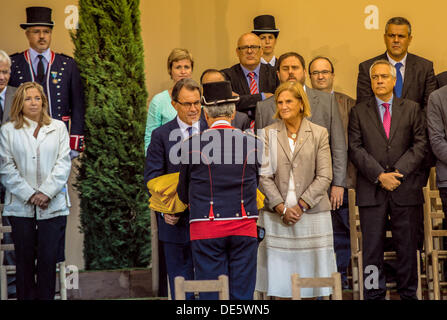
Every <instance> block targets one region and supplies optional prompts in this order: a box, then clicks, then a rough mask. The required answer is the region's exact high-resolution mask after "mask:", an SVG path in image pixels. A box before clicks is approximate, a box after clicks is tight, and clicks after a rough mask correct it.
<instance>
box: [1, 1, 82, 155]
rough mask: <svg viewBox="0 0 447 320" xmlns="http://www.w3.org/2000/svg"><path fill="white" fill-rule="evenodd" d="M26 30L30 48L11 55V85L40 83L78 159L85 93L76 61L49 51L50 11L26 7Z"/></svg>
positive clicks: (44, 8)
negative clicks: (64, 128) (30, 82)
mask: <svg viewBox="0 0 447 320" xmlns="http://www.w3.org/2000/svg"><path fill="white" fill-rule="evenodd" d="M26 18H27V22H26V23H22V24H20V27H21V28H22V29H25V30H26V31H25V35H26V37H27V39H28V42H29V46H30V48H29V49H28V50H26V51H24V52H21V53H15V54H13V55H11V61H12V66H11V79H10V85H12V86H14V87H18V86H19V85H20V84H22V83H24V82H28V81H33V82H38V83H39V84H41V85H42V86H43V87H44V89H45V92H46V94H47V97H48V103H49V113H50V115H51V117H52V118H54V119H58V120H62V121H63V122H64V123H65V124H66V125H67V129H69V132H70V148H71V150H72V151H71V156H72V158H73V157H76V156H78V155H79V152H81V151H82V150H83V149H84V146H83V140H84V114H85V106H84V92H83V87H82V83H81V77H80V74H79V70H78V67H77V65H76V62H75V61H74V60H73V58H71V57H69V56H66V55H64V54H59V53H54V52H53V51H52V50H51V49H50V44H51V33H52V30H53V26H54V22H53V21H51V9H50V8H46V7H28V8H26Z"/></svg>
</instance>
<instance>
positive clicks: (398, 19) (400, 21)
mask: <svg viewBox="0 0 447 320" xmlns="http://www.w3.org/2000/svg"><path fill="white" fill-rule="evenodd" d="M390 24H395V25H398V26H402V25H407V26H408V36H411V24H410V21H408V20H407V19H405V18H404V17H393V18H391V19H390V20H388V22H387V23H386V25H385V34H386V33H387V32H388V26H389V25H390Z"/></svg>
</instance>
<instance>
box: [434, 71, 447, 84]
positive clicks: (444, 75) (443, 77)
mask: <svg viewBox="0 0 447 320" xmlns="http://www.w3.org/2000/svg"><path fill="white" fill-rule="evenodd" d="M436 82H437V83H438V88H441V87H443V86H445V85H446V84H447V71H444V72H441V73H439V74H437V75H436Z"/></svg>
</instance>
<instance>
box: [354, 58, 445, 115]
mask: <svg viewBox="0 0 447 320" xmlns="http://www.w3.org/2000/svg"><path fill="white" fill-rule="evenodd" d="M380 59H383V60H387V61H388V57H387V55H386V52H385V53H384V54H381V55H379V56H377V57H375V58H372V59H369V60H366V61H364V62H362V63H360V65H359V74H358V78H357V103H359V102H362V101H365V100H368V98H370V97H373V96H374V93H373V91H372V89H371V80H370V77H369V68H370V67H371V65H372V64H373V62H374V61H376V60H380ZM436 88H437V83H436V78H435V74H434V71H433V62H431V61H429V60H426V59H424V58H422V57H419V56H417V55H414V54H411V53H408V55H407V61H406V66H405V76H404V83H403V87H402V96H401V98H403V99H409V100H413V101H415V102H417V103H419V104H420V106H421V108H422V109H424V110H425V107H426V106H427V103H428V97H429V95H430V93H432V92H433V91H434V90H436Z"/></svg>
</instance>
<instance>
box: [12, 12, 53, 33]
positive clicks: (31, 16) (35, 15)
mask: <svg viewBox="0 0 447 320" xmlns="http://www.w3.org/2000/svg"><path fill="white" fill-rule="evenodd" d="M36 26H44V27H50V28H51V29H53V26H54V22H53V21H51V9H50V8H46V7H28V8H26V23H22V24H20V27H22V29H26V28H28V27H36Z"/></svg>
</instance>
